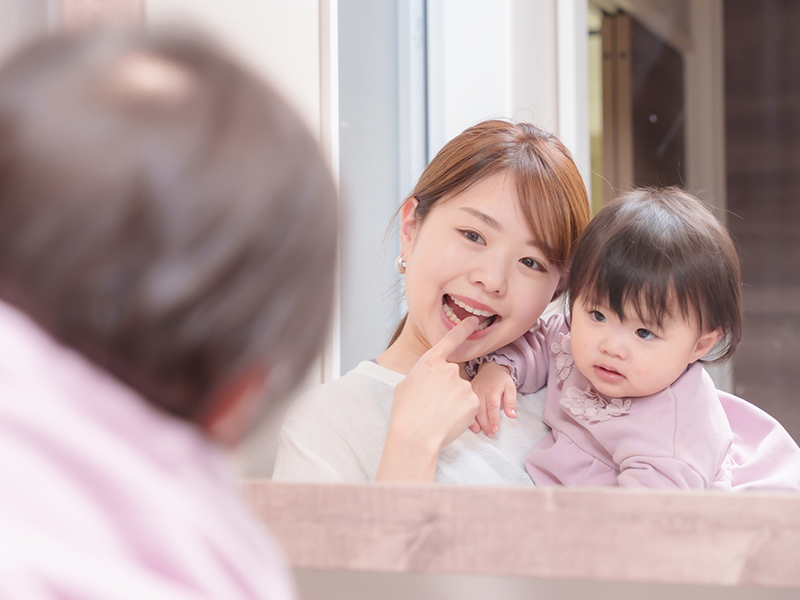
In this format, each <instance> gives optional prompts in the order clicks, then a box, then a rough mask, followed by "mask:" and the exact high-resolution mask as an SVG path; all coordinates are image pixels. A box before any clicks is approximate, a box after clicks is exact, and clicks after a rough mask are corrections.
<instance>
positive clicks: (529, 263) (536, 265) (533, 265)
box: [519, 257, 546, 271]
mask: <svg viewBox="0 0 800 600" xmlns="http://www.w3.org/2000/svg"><path fill="white" fill-rule="evenodd" d="M519 262H521V263H522V264H523V265H525V266H526V267H528V268H529V269H534V270H536V271H545V270H546V269H545V268H544V265H543V264H542V263H540V262H539V261H538V260H536V259H535V258H530V257H526V258H521V259H520V261H519Z"/></svg>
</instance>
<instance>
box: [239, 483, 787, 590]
mask: <svg viewBox="0 0 800 600" xmlns="http://www.w3.org/2000/svg"><path fill="white" fill-rule="evenodd" d="M240 490H241V492H242V495H243V497H244V499H245V502H246V503H247V504H248V505H249V506H250V508H251V510H252V511H253V512H254V513H255V515H256V516H257V517H258V518H259V519H260V521H261V522H262V523H264V524H265V525H266V526H267V528H268V529H269V530H270V532H271V533H272V534H273V535H274V536H275V538H276V539H277V541H278V543H279V544H280V546H281V547H282V548H283V550H284V552H285V555H286V558H287V561H288V563H289V565H290V566H291V567H292V568H297V569H339V570H353V571H381V572H394V573H448V574H469V575H494V576H521V577H538V578H555V579H588V580H596V581H617V582H652V583H681V584H703V585H721V586H732V585H747V586H766V587H781V588H800V569H798V557H800V496H797V495H795V494H789V493H756V492H741V493H731V492H717V491H713V492H712V491H696V492H695V491H654V490H630V489H618V488H564V487H549V488H523V487H510V486H508V487H506V486H503V487H495V486H491V487H490V486H486V487H464V486H447V485H411V484H314V483H303V484H296V483H278V482H271V481H246V482H243V483H241V485H240Z"/></svg>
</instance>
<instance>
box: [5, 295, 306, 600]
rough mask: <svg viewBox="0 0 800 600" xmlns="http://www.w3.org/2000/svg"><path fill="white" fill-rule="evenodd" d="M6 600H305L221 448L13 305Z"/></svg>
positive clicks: (8, 346)
mask: <svg viewBox="0 0 800 600" xmlns="http://www.w3.org/2000/svg"><path fill="white" fill-rule="evenodd" d="M0 573H2V576H0V598H4V599H6V598H8V599H15V598H20V599H21V598H25V599H26V600H28V599H30V600H44V599H55V598H59V599H60V598H80V599H81V600H101V599H108V598H114V599H115V600H142V599H145V598H146V599H148V600H154V599H157V600H160V599H169V600H189V599H191V600H197V599H201V598H202V599H209V600H210V599H212V598H213V599H215V600H220V599H225V600H242V599H256V598H258V599H273V600H284V599H289V598H292V597H293V590H292V584H291V581H290V578H289V576H288V574H287V571H286V569H285V568H284V566H283V563H282V560H281V557H280V556H279V553H278V552H277V551H276V548H275V546H274V545H273V544H272V543H271V542H270V540H269V539H268V538H267V537H266V535H265V533H264V531H263V530H262V529H261V527H260V526H259V525H258V524H257V523H256V522H255V521H254V520H253V519H252V518H251V517H250V515H249V514H248V513H247V511H246V510H245V509H244V508H243V506H242V504H241V503H240V501H239V498H238V496H237V493H236V490H235V486H234V483H233V480H232V478H231V475H230V472H229V469H228V465H227V464H226V461H225V457H224V455H223V453H222V451H221V449H220V448H218V447H217V446H216V445H215V444H214V443H212V442H211V441H210V440H209V439H208V438H207V437H206V436H205V435H203V434H202V433H201V432H200V431H198V430H197V429H195V428H194V427H192V426H190V425H189V424H187V423H184V422H183V421H180V420H178V419H175V418H173V417H171V416H168V415H167V414H165V413H162V412H161V411H159V410H157V409H155V408H152V407H151V406H150V405H148V404H147V403H146V402H145V400H144V399H143V398H141V397H140V396H138V395H137V394H136V393H135V392H134V391H132V390H131V389H129V388H127V387H125V386H124V385H122V384H121V383H120V382H118V381H117V380H115V379H113V378H112V377H111V376H109V375H108V374H107V373H106V372H105V371H103V370H102V369H99V368H97V367H96V366H95V365H93V364H92V363H90V362H88V361H87V360H86V359H85V358H84V357H83V356H82V355H81V354H78V353H77V352H74V351H72V350H71V349H69V348H66V347H64V346H61V345H60V344H58V343H57V342H56V341H55V340H53V339H52V338H51V337H50V336H49V335H48V334H47V333H45V332H44V331H43V330H42V329H40V328H39V327H38V326H37V325H36V324H35V323H34V322H33V321H31V320H30V319H29V318H28V317H27V316H26V315H25V314H24V313H22V312H20V311H19V310H17V309H15V308H12V307H11V306H9V305H8V304H4V303H2V302H0Z"/></svg>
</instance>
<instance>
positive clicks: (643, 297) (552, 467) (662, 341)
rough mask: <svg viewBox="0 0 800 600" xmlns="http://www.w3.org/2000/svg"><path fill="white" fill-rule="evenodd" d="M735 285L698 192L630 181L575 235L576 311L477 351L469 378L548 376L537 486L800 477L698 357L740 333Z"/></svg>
mask: <svg viewBox="0 0 800 600" xmlns="http://www.w3.org/2000/svg"><path fill="white" fill-rule="evenodd" d="M740 287H741V282H740V273H739V262H738V258H737V254H736V249H735V247H734V244H733V242H732V240H731V238H730V236H729V234H728V232H727V231H726V230H725V229H724V228H723V227H722V226H721V225H720V224H719V222H718V221H717V220H716V219H715V218H714V217H713V216H712V215H711V213H710V212H709V211H708V210H707V209H706V208H705V207H704V206H703V204H702V203H701V202H700V201H699V200H697V199H696V198H694V197H693V196H691V195H690V194H688V193H686V192H684V191H682V190H680V189H677V188H666V189H641V190H637V191H634V192H630V193H628V194H625V195H623V196H622V197H620V198H619V199H617V200H616V201H614V202H613V203H611V204H610V205H608V206H607V207H605V208H604V209H603V210H601V211H600V212H599V213H598V215H597V216H596V217H595V218H594V219H593V220H592V221H591V223H590V224H589V227H588V228H587V229H586V231H585V232H584V234H583V235H582V237H581V238H580V240H579V241H578V244H577V246H576V248H575V253H574V255H573V259H572V263H571V268H570V272H569V282H568V293H569V296H568V297H569V308H570V311H569V314H570V316H569V317H566V318H565V317H564V316H563V315H556V316H553V317H551V318H550V319H549V320H548V321H547V322H541V321H540V322H539V323H538V324H537V326H536V327H535V328H534V329H533V330H531V332H529V333H526V334H525V335H524V336H523V337H522V338H520V339H519V340H517V341H515V342H513V343H512V344H510V345H509V346H506V347H504V348H501V349H500V350H498V351H497V352H496V353H494V354H491V355H489V356H486V357H482V358H480V359H477V360H476V361H473V363H471V364H470V366H469V368H470V370H471V372H473V373H474V371H475V369H476V368H477V366H478V365H479V364H480V369H479V372H478V374H477V375H476V377H475V379H474V381H473V388H474V389H475V391H476V393H477V394H478V396H479V397H480V398H481V401H482V402H488V401H489V399H490V398H491V397H492V395H494V396H495V398H494V399H495V400H496V396H497V395H498V394H501V395H503V396H505V397H506V398H509V397H510V395H511V394H516V391H515V390H514V387H515V386H516V387H517V388H518V389H519V391H521V392H523V393H530V392H534V391H536V390H539V389H541V388H542V387H544V386H545V385H546V386H547V388H548V389H547V397H546V401H545V409H544V420H545V422H546V423H547V425H548V426H550V427H551V429H552V431H551V432H550V433H549V434H548V435H546V436H545V437H544V438H543V439H541V440H540V441H539V442H538V443H537V444H536V445H535V446H534V447H533V448H532V449H531V451H530V452H529V454H528V456H527V458H526V468H527V470H528V473H529V474H530V476H531V478H532V479H533V481H534V483H536V484H537V485H547V484H563V485H611V486H616V485H619V486H624V487H649V488H656V487H676V488H684V489H688V488H715V489H778V490H781V489H782V490H799V489H800V449H798V447H797V444H795V443H794V441H793V440H792V439H791V437H790V436H789V435H788V434H787V433H786V431H785V430H784V429H783V428H782V427H781V426H780V424H779V423H778V422H777V421H775V420H774V419H773V418H772V417H770V416H769V415H767V414H766V413H764V412H763V411H761V410H759V409H758V408H756V407H755V406H753V405H751V404H749V403H747V402H745V401H744V400H741V399H740V398H736V397H735V396H731V395H730V394H726V393H724V392H720V391H718V390H717V389H716V388H715V386H714V384H713V382H712V380H711V378H710V377H709V375H708V373H707V372H706V371H705V369H704V368H703V366H702V363H703V361H705V360H707V359H708V357H712V361H713V362H722V361H725V360H727V359H728V358H730V357H731V355H732V354H733V352H734V350H735V349H736V346H737V345H738V343H739V340H740V339H741V335H742V306H741V295H740ZM509 373H510V376H511V377H509ZM490 433H491V430H490Z"/></svg>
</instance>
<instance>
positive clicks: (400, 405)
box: [375, 317, 478, 482]
mask: <svg viewBox="0 0 800 600" xmlns="http://www.w3.org/2000/svg"><path fill="white" fill-rule="evenodd" d="M477 326H478V319H477V318H476V317H469V318H467V319H465V320H464V321H462V322H461V323H459V324H458V325H456V327H454V328H453V329H451V330H450V331H448V332H447V334H446V335H445V336H444V337H443V338H442V339H441V340H440V341H439V343H438V344H436V345H435V346H433V347H432V348H431V349H430V350H428V351H427V352H426V353H425V354H423V355H422V356H421V357H420V359H419V360H418V361H417V363H416V364H415V365H414V367H413V368H412V369H411V371H410V372H409V373H408V376H407V377H406V378H405V379H404V380H403V381H401V382H400V383H399V384H398V385H397V388H396V389H395V392H394V400H393V401H392V421H391V423H390V424H389V432H388V434H387V436H386V443H385V445H384V447H383V455H382V456H381V464H380V466H379V467H378V474H377V476H376V478H375V479H376V481H419V482H430V481H433V478H434V475H435V474H436V459H437V458H438V456H439V451H440V450H441V449H442V448H443V447H444V446H446V445H447V444H449V443H450V442H452V441H453V440H454V439H456V438H457V437H458V436H459V435H461V434H462V433H463V432H464V431H465V430H466V429H467V427H468V426H469V425H470V423H472V422H473V420H474V419H475V415H476V413H477V411H478V397H477V396H476V395H475V393H474V392H473V391H472V385H471V384H470V382H468V381H465V380H463V379H462V378H461V375H460V368H459V365H458V364H457V363H450V362H447V358H448V357H449V356H450V355H451V354H452V353H453V352H454V351H455V350H456V349H457V348H458V347H459V346H460V345H461V344H462V343H463V342H464V341H465V340H466V339H467V338H468V337H469V336H470V334H472V332H473V331H475V329H476V328H477Z"/></svg>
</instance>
